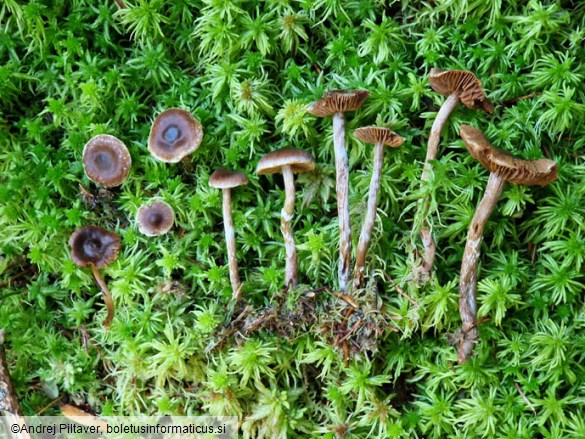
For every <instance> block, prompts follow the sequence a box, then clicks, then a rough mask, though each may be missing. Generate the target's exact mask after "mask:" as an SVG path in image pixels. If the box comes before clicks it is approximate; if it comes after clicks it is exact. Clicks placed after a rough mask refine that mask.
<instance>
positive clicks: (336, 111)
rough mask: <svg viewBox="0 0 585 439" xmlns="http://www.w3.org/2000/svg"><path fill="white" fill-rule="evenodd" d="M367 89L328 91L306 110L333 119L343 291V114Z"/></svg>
mask: <svg viewBox="0 0 585 439" xmlns="http://www.w3.org/2000/svg"><path fill="white" fill-rule="evenodd" d="M369 94H370V92H369V91H367V90H354V91H344V90H330V91H328V92H327V93H325V95H324V96H323V97H322V98H321V99H320V100H318V101H315V102H313V103H312V104H311V105H310V106H309V108H308V109H307V111H308V112H309V114H312V115H313V116H317V117H328V116H332V118H333V147H334V150H335V172H336V175H337V176H336V190H337V216H338V217H339V268H338V271H339V272H338V278H339V289H340V290H341V291H342V292H344V291H345V290H346V289H347V284H348V283H349V278H350V268H351V267H350V265H351V225H350V221H349V164H348V160H347V150H346V147H345V115H344V113H346V112H348V111H354V110H357V109H358V108H360V107H361V106H362V104H363V103H364V101H365V100H366V98H367V97H368V95H369Z"/></svg>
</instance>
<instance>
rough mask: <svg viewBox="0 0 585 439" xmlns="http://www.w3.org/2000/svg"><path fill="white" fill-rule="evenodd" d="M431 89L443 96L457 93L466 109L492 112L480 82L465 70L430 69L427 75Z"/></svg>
mask: <svg viewBox="0 0 585 439" xmlns="http://www.w3.org/2000/svg"><path fill="white" fill-rule="evenodd" d="M429 82H430V83H431V87H432V88H433V90H435V91H436V92H437V93H440V94H442V95H443V96H449V95H450V94H453V93H457V94H458V95H459V100H461V102H462V103H463V105H465V106H466V107H468V108H474V109H476V110H483V111H487V112H488V113H490V114H491V113H493V112H494V107H493V106H492V104H491V103H490V101H488V100H487V99H486V97H485V95H484V93H483V87H482V85H481V81H480V80H479V79H477V78H476V77H475V75H474V74H473V73H471V72H467V71H465V70H441V69H435V68H433V69H431V72H430V74H429Z"/></svg>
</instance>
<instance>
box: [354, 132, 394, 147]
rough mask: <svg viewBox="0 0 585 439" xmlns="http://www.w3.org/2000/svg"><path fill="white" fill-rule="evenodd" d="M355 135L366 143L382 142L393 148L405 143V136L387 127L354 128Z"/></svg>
mask: <svg viewBox="0 0 585 439" xmlns="http://www.w3.org/2000/svg"><path fill="white" fill-rule="evenodd" d="M353 135H354V136H356V137H357V138H358V139H360V140H361V141H362V142H365V143H381V144H383V145H386V146H391V147H393V148H396V147H398V146H400V145H402V144H403V143H404V137H400V136H399V135H398V134H396V133H395V132H394V131H392V130H391V129H390V128H385V127H362V128H358V129H356V130H354V132H353Z"/></svg>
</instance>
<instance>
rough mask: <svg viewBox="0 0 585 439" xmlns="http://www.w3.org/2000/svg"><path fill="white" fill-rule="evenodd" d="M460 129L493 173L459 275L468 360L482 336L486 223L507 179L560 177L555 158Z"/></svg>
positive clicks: (463, 355) (462, 353)
mask: <svg viewBox="0 0 585 439" xmlns="http://www.w3.org/2000/svg"><path fill="white" fill-rule="evenodd" d="M459 133H460V135H461V137H462V139H463V143H464V144H465V147H466V148H467V151H469V154H471V156H472V157H473V158H474V159H476V160H478V161H479V162H480V163H481V164H482V165H483V166H484V167H485V168H486V169H487V170H489V171H490V177H489V180H488V183H487V187H486V191H485V194H484V196H483V198H482V200H481V201H480V203H479V205H478V207H477V210H476V212H475V214H474V216H473V219H472V220H471V224H470V225H469V232H468V234H467V242H466V244H465V250H464V252H463V260H462V263H461V275H460V277H459V312H460V313H461V321H462V328H461V337H460V338H459V340H458V342H457V359H458V361H459V363H464V362H466V361H467V360H468V359H469V357H470V356H471V353H472V351H473V347H474V345H475V343H477V341H478V339H479V331H478V328H477V277H478V276H477V269H478V263H479V256H480V253H481V243H482V240H483V231H484V228H485V225H486V223H487V221H488V219H489V217H490V215H491V213H492V212H493V210H494V207H495V206H496V203H497V202H498V199H499V198H500V195H501V194H502V190H503V189H504V185H505V184H506V182H510V183H515V184H523V185H540V186H545V185H547V184H549V183H551V182H552V181H554V180H555V179H556V178H557V164H556V163H555V162H553V161H552V160H548V159H538V160H522V159H519V158H516V157H514V156H512V155H510V154H508V153H505V152H504V151H501V150H499V149H496V148H494V147H493V146H492V145H491V144H490V143H489V141H488V140H487V139H486V138H485V136H484V135H483V133H482V132H481V131H480V130H478V129H477V128H474V127H471V126H468V125H461V128H460V130H459Z"/></svg>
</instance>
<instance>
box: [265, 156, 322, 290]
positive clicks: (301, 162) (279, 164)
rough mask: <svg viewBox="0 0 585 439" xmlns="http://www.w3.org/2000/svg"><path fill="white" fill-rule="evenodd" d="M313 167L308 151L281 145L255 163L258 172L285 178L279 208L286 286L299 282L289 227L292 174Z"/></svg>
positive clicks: (291, 201)
mask: <svg viewBox="0 0 585 439" xmlns="http://www.w3.org/2000/svg"><path fill="white" fill-rule="evenodd" d="M313 169H315V159H314V158H313V155H312V154H311V153H309V152H307V151H303V150H300V149H296V148H282V149H279V150H277V151H272V152H269V153H268V154H266V155H265V156H264V157H262V158H261V159H260V161H259V162H258V166H257V167H256V173H257V174H258V175H267V174H276V173H282V176H283V178H284V190H285V200H284V207H283V208H282V211H281V214H280V215H281V219H280V230H281V232H282V236H283V237H284V245H285V248H286V279H285V285H286V286H287V287H293V288H294V287H296V286H297V283H298V269H297V249H296V247H295V240H294V236H293V231H292V227H291V221H292V217H293V213H294V210H295V181H294V175H293V174H298V173H301V172H306V171H312V170H313Z"/></svg>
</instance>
